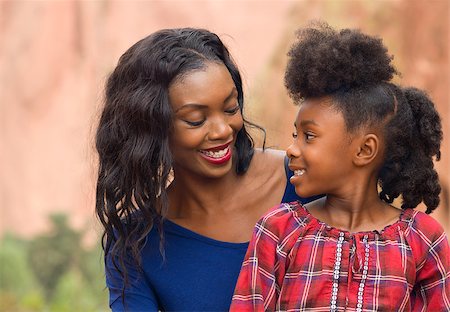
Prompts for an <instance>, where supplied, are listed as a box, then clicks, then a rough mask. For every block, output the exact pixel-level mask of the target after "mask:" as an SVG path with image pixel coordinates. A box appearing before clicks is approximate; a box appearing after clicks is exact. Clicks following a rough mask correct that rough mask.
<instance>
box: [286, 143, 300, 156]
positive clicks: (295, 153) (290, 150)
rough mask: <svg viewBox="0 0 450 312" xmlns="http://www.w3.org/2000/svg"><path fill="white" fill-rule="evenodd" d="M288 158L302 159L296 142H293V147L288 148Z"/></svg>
mask: <svg viewBox="0 0 450 312" xmlns="http://www.w3.org/2000/svg"><path fill="white" fill-rule="evenodd" d="M286 156H287V157H288V158H297V157H300V149H299V148H298V145H297V144H296V142H293V143H292V144H291V145H289V146H288V148H287V149H286Z"/></svg>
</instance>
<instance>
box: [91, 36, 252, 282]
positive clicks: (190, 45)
mask: <svg viewBox="0 0 450 312" xmlns="http://www.w3.org/2000/svg"><path fill="white" fill-rule="evenodd" d="M207 62H217V63H221V64H223V65H225V66H226V67H227V69H228V71H229V72H230V75H231V77H232V79H233V81H234V84H235V86H236V89H237V92H238V102H239V106H240V108H241V112H242V109H243V105H244V102H243V99H244V95H243V90H242V81H241V76H240V73H239V70H238V68H237V66H236V64H235V62H234V61H233V59H232V57H231V56H230V54H229V52H228V49H227V48H226V46H225V45H224V44H223V43H222V41H221V40H220V39H219V37H218V36H217V35H216V34H214V33H211V32H209V31H207V30H204V29H193V28H181V29H164V30H160V31H157V32H155V33H153V34H151V35H150V36H148V37H146V38H144V39H142V40H140V41H139V42H137V43H136V44H134V45H133V46H132V47H130V48H129V49H128V50H127V51H126V52H125V53H124V54H123V55H122V56H121V57H120V59H119V62H118V64H117V66H116V68H115V69H114V71H113V72H112V73H111V75H110V76H109V78H108V81H107V83H106V91H105V100H104V108H103V111H102V114H101V117H100V121H99V125H98V129H97V133H96V148H97V151H98V156H99V168H98V181H97V190H96V213H97V215H98V218H99V219H100V222H101V224H102V225H103V227H104V232H103V237H102V247H103V249H104V251H105V257H107V261H108V260H111V261H113V264H114V266H115V267H116V268H117V269H118V270H119V272H120V273H121V274H122V276H123V277H124V280H125V283H124V284H126V283H127V270H126V266H125V260H126V259H127V261H128V259H130V257H131V259H133V260H134V261H135V263H134V264H136V265H137V266H138V267H139V268H140V267H141V266H140V265H141V264H140V257H139V252H140V249H141V248H142V246H143V244H144V242H145V237H146V236H147V234H148V233H149V232H150V231H151V229H152V228H153V227H154V226H155V227H157V228H158V231H159V235H160V237H161V242H162V241H163V235H162V228H161V227H162V220H163V219H164V218H165V216H166V215H167V209H168V197H167V192H166V186H167V185H168V183H169V182H170V181H169V180H170V171H171V168H172V153H171V150H170V148H169V135H170V133H171V129H172V118H173V115H172V110H171V105H170V103H169V95H168V90H169V87H170V85H171V83H173V82H174V81H175V80H176V79H178V78H180V77H181V76H182V75H186V74H188V73H189V72H191V71H196V70H200V69H202V68H205V67H206V64H207ZM245 125H250V126H256V125H254V124H252V123H249V122H248V121H245V120H244V126H243V127H242V129H241V130H240V131H239V132H238V133H237V138H236V145H235V149H236V150H235V153H236V159H237V161H236V167H235V170H236V172H237V173H238V174H242V173H245V172H246V170H247V169H248V167H249V164H250V161H251V159H252V156H253V152H254V143H253V140H252V138H251V136H250V135H249V133H248V132H247V130H246V127H245ZM256 127H257V126H256ZM160 249H161V252H163V247H162V243H161V245H160ZM108 255H109V256H110V257H109V258H108Z"/></svg>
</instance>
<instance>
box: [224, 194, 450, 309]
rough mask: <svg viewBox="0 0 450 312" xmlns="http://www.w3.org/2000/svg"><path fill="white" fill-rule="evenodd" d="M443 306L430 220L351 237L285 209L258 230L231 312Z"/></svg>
mask: <svg viewBox="0 0 450 312" xmlns="http://www.w3.org/2000/svg"><path fill="white" fill-rule="evenodd" d="M449 299H450V258H449V245H448V241H447V238H446V236H445V233H444V231H443V229H442V227H441V226H440V225H439V223H438V222H436V221H435V220H434V219H433V218H431V217H430V216H428V215H426V214H424V213H422V212H419V211H415V210H412V209H406V210H404V211H403V212H402V214H401V216H400V218H399V220H398V221H397V222H396V223H394V224H392V225H390V226H387V227H386V228H385V229H384V230H383V231H382V232H378V231H372V232H360V233H350V232H347V231H341V230H339V229H336V228H333V227H330V226H327V225H326V224H324V223H322V222H321V221H319V220H317V219H316V218H314V217H313V216H312V215H311V214H310V213H309V212H308V211H307V210H306V209H305V208H304V207H303V206H301V205H300V204H299V203H290V204H282V205H280V206H279V207H276V208H275V209H272V210H271V211H270V212H269V213H267V214H266V215H265V216H264V217H263V218H262V219H261V220H260V221H259V222H258V224H257V225H256V227H255V231H254V234H253V237H252V240H251V242H250V245H249V248H248V250H247V254H246V256H245V260H244V262H243V265H242V269H241V273H240V275H239V279H238V283H237V286H236V289H235V293H234V296H233V302H232V305H231V311H275V310H277V311H330V310H331V311H450V300H449Z"/></svg>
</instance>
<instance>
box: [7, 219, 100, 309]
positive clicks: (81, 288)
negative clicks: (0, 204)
mask: <svg viewBox="0 0 450 312" xmlns="http://www.w3.org/2000/svg"><path fill="white" fill-rule="evenodd" d="M50 220H51V222H52V226H53V227H52V231H51V232H50V233H47V234H42V235H39V236H37V237H35V238H33V239H31V240H29V241H24V240H20V239H18V238H15V237H14V236H12V235H5V236H4V237H3V239H2V240H1V241H0V311H11V312H32V311H49V312H53V311H55V312H56V311H58V312H64V311H87V312H89V311H107V310H108V309H107V291H106V289H105V282H104V274H103V272H104V269H103V260H102V251H101V248H100V246H98V245H97V246H96V248H92V249H86V248H85V247H83V245H82V238H83V234H84V233H83V232H82V231H76V230H74V229H72V228H70V226H69V225H68V222H67V217H66V216H65V215H52V216H50Z"/></svg>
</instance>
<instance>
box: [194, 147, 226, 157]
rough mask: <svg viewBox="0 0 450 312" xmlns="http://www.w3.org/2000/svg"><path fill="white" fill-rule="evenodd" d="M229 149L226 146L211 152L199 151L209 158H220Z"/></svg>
mask: <svg viewBox="0 0 450 312" xmlns="http://www.w3.org/2000/svg"><path fill="white" fill-rule="evenodd" d="M229 149H230V147H227V148H225V149H223V150H220V151H217V152H212V151H200V152H201V153H203V154H205V155H206V156H208V157H211V158H222V157H223V156H225V155H226V154H227V153H228V150H229Z"/></svg>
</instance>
